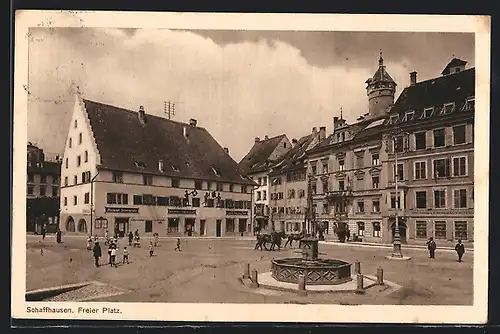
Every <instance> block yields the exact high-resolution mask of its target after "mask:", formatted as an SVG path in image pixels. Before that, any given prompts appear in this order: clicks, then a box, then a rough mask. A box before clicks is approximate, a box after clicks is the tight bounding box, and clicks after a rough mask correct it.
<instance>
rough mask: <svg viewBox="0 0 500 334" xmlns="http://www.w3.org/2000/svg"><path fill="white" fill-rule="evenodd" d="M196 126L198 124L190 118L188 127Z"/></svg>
mask: <svg viewBox="0 0 500 334" xmlns="http://www.w3.org/2000/svg"><path fill="white" fill-rule="evenodd" d="M197 124H198V122H197V121H196V120H195V119H194V118H191V119H190V120H189V125H191V126H196V125H197Z"/></svg>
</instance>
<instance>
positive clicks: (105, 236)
mask: <svg viewBox="0 0 500 334" xmlns="http://www.w3.org/2000/svg"><path fill="white" fill-rule="evenodd" d="M108 243H109V236H108V230H106V232H104V245H107V244H108Z"/></svg>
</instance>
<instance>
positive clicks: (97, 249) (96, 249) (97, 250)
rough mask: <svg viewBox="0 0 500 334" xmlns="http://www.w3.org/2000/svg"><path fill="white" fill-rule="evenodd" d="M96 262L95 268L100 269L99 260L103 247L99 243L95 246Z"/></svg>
mask: <svg viewBox="0 0 500 334" xmlns="http://www.w3.org/2000/svg"><path fill="white" fill-rule="evenodd" d="M93 252H94V260H95V266H96V267H99V258H100V257H101V255H102V253H101V246H100V245H99V242H96V243H95V244H94V250H93Z"/></svg>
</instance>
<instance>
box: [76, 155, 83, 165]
mask: <svg viewBox="0 0 500 334" xmlns="http://www.w3.org/2000/svg"><path fill="white" fill-rule="evenodd" d="M81 164H82V157H81V156H77V157H76V165H77V166H78V167H80V166H81Z"/></svg>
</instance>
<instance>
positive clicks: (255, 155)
mask: <svg viewBox="0 0 500 334" xmlns="http://www.w3.org/2000/svg"><path fill="white" fill-rule="evenodd" d="M284 137H286V135H284V134H282V135H279V136H276V137H272V138H269V139H264V140H260V141H258V142H256V143H255V144H254V145H253V147H252V148H251V149H250V151H249V152H248V153H247V155H245V156H244V157H243V159H241V161H240V163H239V166H240V169H241V170H242V171H243V173H246V174H248V173H252V172H253V173H256V172H260V171H264V170H265V169H266V168H268V167H269V166H270V163H273V161H269V156H270V155H271V154H272V153H273V151H274V150H275V149H276V146H278V145H279V143H280V142H281V140H282V139H283V138H284Z"/></svg>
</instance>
